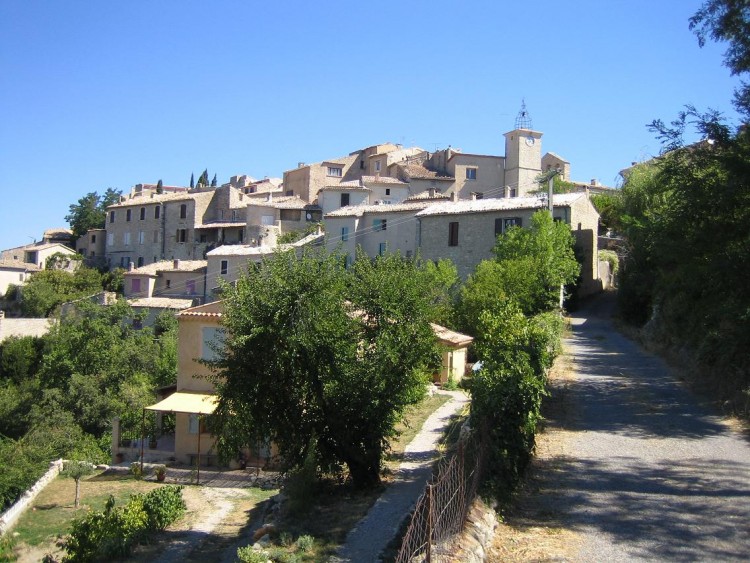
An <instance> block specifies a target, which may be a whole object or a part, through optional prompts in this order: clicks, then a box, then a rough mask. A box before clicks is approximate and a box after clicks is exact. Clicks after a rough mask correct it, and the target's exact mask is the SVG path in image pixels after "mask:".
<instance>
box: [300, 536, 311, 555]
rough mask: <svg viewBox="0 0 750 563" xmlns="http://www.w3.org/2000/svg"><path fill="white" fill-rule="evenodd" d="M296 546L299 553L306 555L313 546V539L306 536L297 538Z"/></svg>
mask: <svg viewBox="0 0 750 563" xmlns="http://www.w3.org/2000/svg"><path fill="white" fill-rule="evenodd" d="M296 546H297V549H299V550H300V551H302V552H304V553H307V552H308V551H311V550H312V548H313V547H314V546H315V538H314V537H312V536H308V535H304V536H300V537H298V538H297V541H296Z"/></svg>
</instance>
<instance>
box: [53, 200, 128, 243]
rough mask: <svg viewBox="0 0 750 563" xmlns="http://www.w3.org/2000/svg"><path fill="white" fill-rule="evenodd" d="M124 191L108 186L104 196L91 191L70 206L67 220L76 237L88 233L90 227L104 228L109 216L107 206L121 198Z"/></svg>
mask: <svg viewBox="0 0 750 563" xmlns="http://www.w3.org/2000/svg"><path fill="white" fill-rule="evenodd" d="M121 195H122V192H121V191H120V190H116V189H114V188H107V191H106V192H104V195H103V196H100V195H99V194H98V193H97V192H89V193H88V194H86V195H85V196H83V197H82V198H81V199H79V200H78V202H77V203H74V204H72V205H71V206H70V209H69V213H68V215H66V216H65V220H66V221H67V222H68V224H69V225H70V227H71V229H72V230H73V234H74V235H75V236H76V237H81V236H83V235H85V234H86V231H88V230H89V229H103V228H104V225H105V223H106V218H107V207H108V206H110V205H112V204H114V203H117V202H118V201H119V200H120V196H121Z"/></svg>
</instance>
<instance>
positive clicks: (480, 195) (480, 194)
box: [474, 192, 484, 199]
mask: <svg viewBox="0 0 750 563" xmlns="http://www.w3.org/2000/svg"><path fill="white" fill-rule="evenodd" d="M474 199H484V194H483V193H482V192H474Z"/></svg>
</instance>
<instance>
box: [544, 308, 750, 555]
mask: <svg viewBox="0 0 750 563" xmlns="http://www.w3.org/2000/svg"><path fill="white" fill-rule="evenodd" d="M611 311H612V303H611V298H610V297H603V298H600V299H598V300H596V301H594V302H593V303H592V304H590V305H589V306H588V307H587V308H585V309H584V310H583V311H581V312H580V313H578V314H576V315H574V317H573V319H572V324H573V334H572V337H571V338H569V339H568V341H567V349H568V352H569V353H570V354H572V356H573V359H574V371H575V374H574V376H573V377H572V378H569V379H568V380H567V381H566V382H565V389H559V388H558V389H556V390H555V393H556V394H557V395H558V396H560V394H562V400H563V402H564V408H562V409H558V411H559V412H556V415H555V416H558V417H559V420H551V421H550V424H551V426H556V427H558V428H561V429H563V431H564V434H565V435H566V436H567V437H566V439H565V444H564V447H563V448H562V451H561V452H558V454H557V455H556V456H555V459H547V460H545V462H544V464H543V465H542V466H541V467H540V468H538V471H537V474H536V475H535V480H537V485H538V487H537V492H536V495H537V497H544V499H543V501H544V502H543V503H542V504H543V505H544V506H545V512H544V514H545V519H546V522H545V525H548V526H556V527H559V528H560V529H563V530H570V531H573V532H575V533H576V534H577V536H578V538H579V539H580V549H579V550H578V553H577V554H575V555H573V556H572V557H570V558H569V560H573V561H656V560H658V561H740V560H741V561H747V560H748V559H750V502H748V501H749V500H750V444H749V442H748V438H747V436H746V435H744V434H742V433H740V432H739V431H736V430H733V429H732V426H730V424H729V423H728V422H727V421H726V420H724V419H723V418H722V417H721V416H720V415H719V414H718V413H717V412H715V411H714V410H713V409H712V408H711V407H710V406H709V405H707V404H705V403H703V402H701V401H700V400H699V399H697V398H696V397H695V396H694V395H693V394H691V393H690V392H689V391H687V390H686V389H685V388H684V386H683V385H681V384H680V383H679V381H678V380H677V379H676V378H675V376H674V375H673V374H672V373H671V372H670V370H669V368H668V367H667V366H666V365H665V363H664V362H663V361H661V360H660V359H659V358H657V357H655V356H652V355H650V354H648V353H646V352H644V351H643V350H642V349H641V348H640V347H639V346H638V345H636V344H635V343H633V342H632V341H630V340H628V339H627V338H625V337H624V336H622V335H621V334H619V333H618V332H617V331H616V330H614V328H613V327H612V324H611V321H610V318H609V317H610V314H611ZM735 427H736V425H735ZM536 500H537V501H539V500H540V498H537V499H536ZM566 559H568V558H566Z"/></svg>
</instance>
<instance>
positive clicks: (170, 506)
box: [143, 485, 186, 531]
mask: <svg viewBox="0 0 750 563" xmlns="http://www.w3.org/2000/svg"><path fill="white" fill-rule="evenodd" d="M183 488H184V487H182V486H178V485H167V486H166V487H159V488H158V489H154V490H152V491H149V492H148V493H146V494H145V495H143V508H144V510H145V511H146V514H147V515H148V527H149V529H150V530H154V531H160V530H163V529H164V528H166V527H167V526H169V525H170V524H171V523H172V522H174V521H175V520H177V519H178V518H180V516H182V515H183V514H184V513H185V508H186V507H185V501H184V500H183V499H182V489H183Z"/></svg>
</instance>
